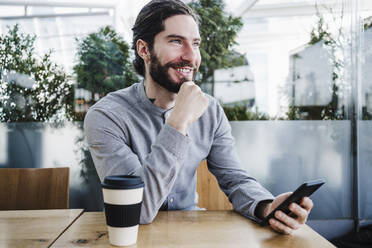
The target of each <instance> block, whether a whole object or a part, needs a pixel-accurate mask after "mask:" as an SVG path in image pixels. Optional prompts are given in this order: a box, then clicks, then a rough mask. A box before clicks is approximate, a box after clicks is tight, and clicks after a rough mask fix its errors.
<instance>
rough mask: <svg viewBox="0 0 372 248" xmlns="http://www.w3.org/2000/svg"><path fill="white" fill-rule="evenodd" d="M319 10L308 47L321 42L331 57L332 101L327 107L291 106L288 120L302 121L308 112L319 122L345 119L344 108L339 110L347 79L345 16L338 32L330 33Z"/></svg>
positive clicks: (310, 116)
mask: <svg viewBox="0 0 372 248" xmlns="http://www.w3.org/2000/svg"><path fill="white" fill-rule="evenodd" d="M316 8H317V19H318V20H317V23H316V25H315V27H314V28H313V29H312V31H311V33H310V41H309V42H308V45H309V46H311V45H314V44H317V43H319V42H322V43H323V45H322V46H323V47H324V48H325V49H326V51H327V52H328V55H329V57H330V62H331V64H332V84H331V85H330V90H331V91H332V98H331V101H330V102H329V103H328V104H327V105H326V106H302V107H301V106H291V107H290V109H289V111H288V112H287V116H288V119H290V120H297V119H302V118H303V116H305V115H302V114H301V113H302V112H303V111H307V114H308V117H306V118H310V119H318V120H340V119H343V118H344V111H343V107H341V108H339V106H338V103H339V95H340V92H339V91H340V90H343V88H344V82H345V80H344V78H345V75H344V74H345V70H344V68H345V58H346V55H345V54H344V53H345V49H344V48H343V47H344V45H345V44H346V43H347V42H348V41H347V39H346V37H345V36H344V34H343V29H342V26H341V24H342V19H343V14H342V13H341V16H340V20H341V21H340V23H341V24H339V27H338V28H337V32H333V33H332V32H330V31H329V30H330V28H329V25H328V23H327V22H326V21H325V19H324V17H323V16H322V15H321V14H320V11H319V9H318V6H316ZM329 12H330V14H331V15H332V17H333V21H334V22H335V23H336V22H337V21H336V17H335V15H334V13H333V12H332V10H331V9H330V10H329ZM294 59H301V57H300V56H299V55H298V54H295V55H294Z"/></svg>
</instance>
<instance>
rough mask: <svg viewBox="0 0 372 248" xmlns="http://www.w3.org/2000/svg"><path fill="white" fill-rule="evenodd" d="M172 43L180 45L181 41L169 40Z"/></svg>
mask: <svg viewBox="0 0 372 248" xmlns="http://www.w3.org/2000/svg"><path fill="white" fill-rule="evenodd" d="M171 42H172V43H175V44H181V40H171Z"/></svg>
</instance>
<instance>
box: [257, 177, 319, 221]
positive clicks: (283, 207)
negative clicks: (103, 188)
mask: <svg viewBox="0 0 372 248" xmlns="http://www.w3.org/2000/svg"><path fill="white" fill-rule="evenodd" d="M324 183H325V181H324V180H321V179H318V180H314V181H309V182H306V183H303V184H302V185H301V186H300V187H298V188H297V189H296V190H295V192H293V193H292V194H291V195H290V196H289V197H288V198H287V199H285V200H284V201H283V202H282V203H281V204H280V205H279V206H278V207H277V208H275V209H274V210H273V211H272V212H271V213H270V214H269V215H268V216H266V218H265V219H263V220H262V221H261V223H260V224H261V226H267V225H269V220H270V219H271V218H275V216H274V214H275V211H278V210H280V211H282V212H284V213H285V214H287V215H290V214H291V210H289V208H288V207H289V205H290V204H291V203H292V202H295V203H297V204H300V202H301V200H302V198H303V197H305V196H310V195H311V194H312V193H314V192H315V191H316V190H317V189H319V188H320V186H322V185H323V184H324Z"/></svg>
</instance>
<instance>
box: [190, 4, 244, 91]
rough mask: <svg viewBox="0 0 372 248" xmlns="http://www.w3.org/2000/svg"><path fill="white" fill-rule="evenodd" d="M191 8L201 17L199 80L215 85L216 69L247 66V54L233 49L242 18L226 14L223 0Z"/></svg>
mask: <svg viewBox="0 0 372 248" xmlns="http://www.w3.org/2000/svg"><path fill="white" fill-rule="evenodd" d="M189 5H190V7H191V8H193V9H194V11H195V12H196V13H197V14H198V15H199V17H200V36H201V39H202V42H201V46H200V53H201V56H202V63H201V65H200V68H199V72H200V80H199V81H200V83H207V82H211V83H212V85H213V83H214V79H213V74H214V71H215V70H216V69H220V68H228V67H234V66H239V65H243V64H244V55H240V54H237V53H236V52H234V51H233V50H232V47H233V46H234V45H235V44H236V42H235V38H236V36H237V34H238V32H239V30H240V29H241V28H242V26H243V23H242V21H241V18H240V17H232V16H231V15H228V14H227V13H226V12H225V10H224V8H225V5H224V3H223V1H222V0H198V1H193V2H191V3H190V4H189ZM212 87H213V86H212ZM212 93H213V90H212Z"/></svg>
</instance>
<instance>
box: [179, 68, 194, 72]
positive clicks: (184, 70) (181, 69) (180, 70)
mask: <svg viewBox="0 0 372 248" xmlns="http://www.w3.org/2000/svg"><path fill="white" fill-rule="evenodd" d="M177 71H179V72H184V73H187V72H191V70H190V69H185V68H178V69H177Z"/></svg>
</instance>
